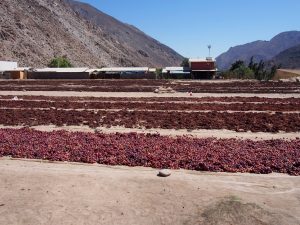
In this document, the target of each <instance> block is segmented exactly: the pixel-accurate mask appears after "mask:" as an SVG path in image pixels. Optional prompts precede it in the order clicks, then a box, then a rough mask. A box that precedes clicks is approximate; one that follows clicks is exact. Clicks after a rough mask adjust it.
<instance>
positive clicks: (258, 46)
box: [216, 31, 300, 70]
mask: <svg viewBox="0 0 300 225" xmlns="http://www.w3.org/2000/svg"><path fill="white" fill-rule="evenodd" d="M298 44H300V31H289V32H284V33H280V34H278V35H277V36H275V37H274V38H272V39H271V40H270V41H255V42H251V43H248V44H245V45H239V46H236V47H233V48H230V49H229V50H228V51H227V52H225V53H223V54H221V55H220V56H218V57H217V58H216V60H217V64H218V68H219V69H221V70H223V69H228V68H229V67H230V65H231V64H232V63H234V62H235V61H236V60H244V61H246V62H248V61H249V60H250V58H251V57H252V56H254V59H255V60H256V61H260V60H264V61H267V60H270V59H272V58H273V57H275V56H276V55H277V54H279V53H280V52H282V51H284V50H286V49H288V48H291V47H293V46H295V45H298Z"/></svg>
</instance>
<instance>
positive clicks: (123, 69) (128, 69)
mask: <svg viewBox="0 0 300 225" xmlns="http://www.w3.org/2000/svg"><path fill="white" fill-rule="evenodd" d="M97 71H99V72H147V71H149V68H148V67H110V68H101V69H99V70H97Z"/></svg>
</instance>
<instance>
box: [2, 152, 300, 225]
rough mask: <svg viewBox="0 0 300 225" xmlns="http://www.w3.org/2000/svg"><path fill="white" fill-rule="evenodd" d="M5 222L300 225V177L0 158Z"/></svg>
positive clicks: (25, 223)
mask: <svg viewBox="0 0 300 225" xmlns="http://www.w3.org/2000/svg"><path fill="white" fill-rule="evenodd" d="M0 170H1V173H0V180H1V182H0V224H1V225H8V224H15V225H19V224H20V225H21V224H22V225H32V224H36V225H37V224H47V225H48V224H64V225H67V224H70V225H71V224H72V225H76V224H86V225H88V224H132V225H134V224H157V225H159V224H222V225H226V224H236V225H238V224H243V225H250V224H251V225H252V224H278V225H279V224H280V225H284V224H286V225H293V224H295V225H296V224H300V178H299V177H292V176H288V175H281V174H270V175H251V174H227V173H204V172H195V171H184V170H180V171H172V175H171V176H170V177H167V178H160V177H158V176H157V170H154V169H151V168H128V167H108V166H101V165H83V164H74V163H73V164H71V163H48V162H42V161H40V162H39V161H27V160H26V161H22V160H11V159H7V158H6V159H1V160H0Z"/></svg>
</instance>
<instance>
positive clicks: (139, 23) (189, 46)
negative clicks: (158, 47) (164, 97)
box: [82, 0, 300, 57]
mask: <svg viewBox="0 0 300 225" xmlns="http://www.w3.org/2000/svg"><path fill="white" fill-rule="evenodd" d="M82 1H83V2H88V3H90V4H92V5H93V6H95V7H97V8H98V9H100V10H101V11H103V12H105V13H107V14H109V15H111V16H113V17H115V18H117V19H119V20H121V21H123V22H126V23H129V24H132V25H134V26H136V27H138V28H139V29H141V30H142V31H144V32H145V33H147V34H149V35H150V36H152V37H154V38H156V39H157V40H159V41H160V42H162V43H164V44H166V45H168V46H170V47H172V48H173V49H175V50H176V51H178V52H179V53H180V54H182V55H184V56H186V57H205V56H207V55H208V50H207V45H208V44H211V45H212V55H213V56H214V57H215V56H218V55H219V54H220V53H222V52H224V51H227V50H228V49H229V48H230V47H232V46H235V45H238V44H244V43H247V42H251V41H254V40H269V39H270V38H272V37H273V36H275V35H276V34H278V33H280V32H282V31H290V30H300V0H82Z"/></svg>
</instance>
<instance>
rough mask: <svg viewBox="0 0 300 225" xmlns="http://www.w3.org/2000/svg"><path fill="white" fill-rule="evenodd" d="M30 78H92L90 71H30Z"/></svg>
mask: <svg viewBox="0 0 300 225" xmlns="http://www.w3.org/2000/svg"><path fill="white" fill-rule="evenodd" d="M27 78H28V79H90V74H89V73H88V72H74V73H73V72H72V73H56V72H28V75H27Z"/></svg>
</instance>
